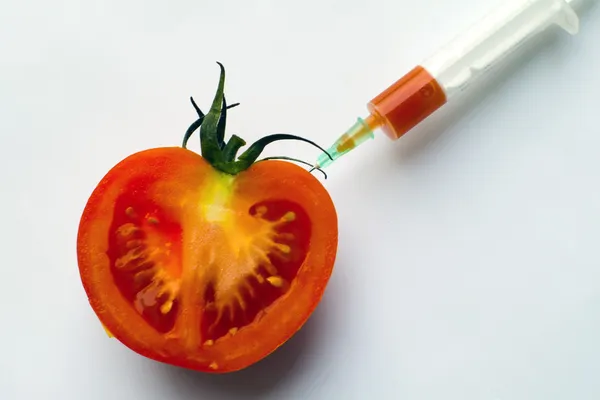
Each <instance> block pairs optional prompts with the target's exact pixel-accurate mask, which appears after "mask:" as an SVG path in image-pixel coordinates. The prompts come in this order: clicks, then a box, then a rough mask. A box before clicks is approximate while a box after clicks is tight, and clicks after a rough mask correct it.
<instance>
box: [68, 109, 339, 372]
mask: <svg viewBox="0 0 600 400" xmlns="http://www.w3.org/2000/svg"><path fill="white" fill-rule="evenodd" d="M216 98H217V97H216ZM222 104H223V106H222V107H221V108H219V109H218V110H219V112H220V113H221V114H219V115H222V113H224V110H226V106H225V104H224V101H223V103H222ZM211 110H212V109H211ZM200 115H202V114H200ZM209 127H210V126H209ZM223 147H224V146H221V148H223ZM210 158H211V157H204V156H201V155H199V154H197V153H195V152H193V151H190V150H188V149H186V148H182V147H166V148H156V149H150V150H145V151H142V152H139V153H136V154H133V155H131V156H129V157H127V158H125V159H124V160H123V161H121V162H120V163H119V164H117V165H116V166H115V167H113V168H112V169H111V170H110V171H109V172H108V173H107V174H106V176H105V177H104V178H103V179H102V180H101V182H100V183H99V184H98V186H97V187H96V189H95V190H94V191H93V193H92V195H91V197H90V199H89V200H88V202H87V205H86V207H85V209H84V212H83V215H82V218H81V221H80V225H79V233H78V240H77V254H78V263H79V270H80V275H81V279H82V282H83V286H84V288H85V291H86V293H87V296H88V299H89V302H90V304H91V306H92V308H93V310H94V311H95V313H96V314H97V316H98V318H99V319H100V321H101V322H102V324H103V325H104V326H105V327H106V329H107V330H108V331H109V332H110V333H111V334H112V335H113V336H114V337H115V338H117V339H118V340H119V341H120V342H122V343H123V344H124V345H126V346H127V347H129V348H130V349H132V350H133V351H135V352H137V353H139V354H142V355H144V356H146V357H149V358H151V359H154V360H157V361H161V362H165V363H169V364H173V365H177V366H181V367H184V368H189V369H194V370H198V371H205V372H217V373H219V372H221V373H222V372H230V371H235V370H239V369H242V368H245V367H247V366H249V365H251V364H253V363H255V362H257V361H258V360H260V359H262V358H264V357H265V356H267V355H268V354H270V353H271V352H273V351H274V350H275V349H276V348H278V347H279V346H280V345H281V344H283V343H284V342H285V341H286V340H288V339H289V338H290V337H291V336H292V335H293V334H294V333H295V332H296V331H297V330H298V329H300V328H301V326H302V325H303V324H304V323H305V322H306V320H307V319H308V318H309V316H310V315H311V313H312V312H313V311H314V309H315V307H316V306H317V304H318V303H319V300H320V299H321V297H322V295H323V292H324V290H325V287H326V285H327V282H328V280H329V278H330V275H331V273H332V269H333V265H334V261H335V256H336V251H337V241H338V231H337V216H336V212H335V208H334V205H333V202H332V200H331V198H330V196H329V195H328V193H327V191H326V190H325V188H324V187H323V186H322V185H321V183H320V182H319V181H318V180H317V179H316V178H315V177H313V176H312V175H311V174H310V173H309V172H308V171H306V170H305V169H303V168H301V167H299V166H297V165H295V164H292V163H290V162H287V161H279V160H266V161H260V162H252V163H250V165H249V166H248V167H247V168H244V169H242V170H240V171H236V172H235V173H231V172H230V171H229V173H228V172H224V171H223V169H225V170H227V168H217V167H215V164H217V163H216V162H215V161H214V158H213V161H212V162H211V161H210V160H209V159H210ZM241 158H243V157H242V156H240V159H241Z"/></svg>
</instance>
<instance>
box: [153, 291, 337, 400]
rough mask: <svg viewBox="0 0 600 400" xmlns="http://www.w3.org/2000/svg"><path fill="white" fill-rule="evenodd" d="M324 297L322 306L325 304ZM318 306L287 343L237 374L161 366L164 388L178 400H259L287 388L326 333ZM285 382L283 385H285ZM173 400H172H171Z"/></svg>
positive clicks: (323, 318) (323, 308)
mask: <svg viewBox="0 0 600 400" xmlns="http://www.w3.org/2000/svg"><path fill="white" fill-rule="evenodd" d="M326 297H327V296H325V297H324V298H323V301H322V303H324V302H325V301H326ZM323 305H324V304H321V305H320V306H319V307H317V309H316V310H315V312H314V313H313V315H312V316H311V318H310V319H309V320H308V321H307V322H306V324H305V325H304V326H303V327H302V329H300V330H299V331H298V332H297V333H296V334H295V335H294V336H293V337H292V338H291V339H289V340H288V341H287V342H286V343H285V344H283V345H282V346H281V347H279V349H277V350H276V351H275V352H273V353H271V354H270V355H269V356H268V357H266V358H264V359H263V360H261V361H259V362H258V363H256V364H254V365H251V366H250V367H247V368H245V369H243V370H241V371H237V372H232V373H229V374H219V375H217V374H205V373H200V372H196V371H191V370H186V369H182V368H176V367H172V366H168V365H164V369H165V371H164V375H165V380H166V381H172V382H166V383H167V384H172V385H173V389H174V391H175V392H178V393H179V396H178V397H177V400H179V399H198V398H210V399H213V398H219V399H221V398H222V399H228V398H238V396H239V397H240V398H262V397H263V396H266V395H267V394H268V393H269V392H270V391H272V390H274V389H275V388H276V387H277V386H280V385H286V384H289V382H287V381H288V380H291V379H293V375H294V372H298V371H294V369H295V368H294V366H295V364H296V363H297V361H298V360H299V358H300V356H301V354H302V353H303V352H305V351H307V349H308V348H309V347H310V346H316V342H317V341H318V340H319V337H320V333H321V332H322V331H323V330H325V329H326V326H325V325H327V318H326V317H325V312H326V308H327V307H322V306H323ZM286 382H287V383H286ZM173 400H174V399H173Z"/></svg>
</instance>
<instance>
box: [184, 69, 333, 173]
mask: <svg viewBox="0 0 600 400" xmlns="http://www.w3.org/2000/svg"><path fill="white" fill-rule="evenodd" d="M217 64H219V67H220V68H221V75H220V79H219V85H218V87H217V92H216V94H215V97H214V99H213V102H212V105H211V107H210V111H209V112H208V114H204V113H203V112H202V111H201V110H200V108H199V107H198V105H197V104H196V102H195V101H194V99H193V98H190V100H191V102H192V105H193V106H194V109H195V110H196V113H197V114H198V119H196V121H194V122H193V123H192V124H191V125H190V127H189V128H188V129H187V131H186V133H185V135H184V138H183V144H182V147H183V148H186V147H187V142H188V141H189V139H190V137H191V136H192V135H193V134H194V132H195V131H196V130H198V129H199V130H200V149H201V154H202V157H204V159H206V160H207V161H208V162H209V163H210V164H211V165H212V166H213V167H214V168H216V169H217V170H219V171H221V172H224V173H226V174H230V175H236V174H239V173H240V172H242V171H245V170H246V169H248V168H250V166H251V165H252V164H254V163H255V162H257V160H258V157H259V156H260V154H261V153H262V152H263V150H264V149H265V147H266V146H267V145H269V144H271V143H273V142H276V141H279V140H298V141H302V142H305V143H309V144H311V145H313V146H315V147H317V148H318V149H319V150H321V151H323V152H324V153H325V154H327V155H328V156H329V158H331V156H330V155H329V153H327V151H326V150H325V149H323V148H322V147H321V146H319V145H318V144H316V143H314V142H312V141H311V140H308V139H305V138H302V137H300V136H296V135H289V134H284V133H279V134H273V135H267V136H264V137H262V138H260V139H258V140H257V141H256V142H254V143H253V144H251V145H250V146H249V147H248V148H247V149H246V151H244V152H243V153H242V154H240V155H239V156H238V152H239V151H240V149H241V148H242V147H244V146H245V145H246V141H245V140H244V139H242V138H241V137H239V136H237V135H232V136H231V138H229V141H227V142H225V128H226V120H227V110H229V109H231V108H233V107H236V106H238V105H239V103H235V104H231V105H227V102H226V100H225V95H224V87H225V68H224V67H223V64H221V63H220V62H217ZM267 159H269V160H273V159H282V160H289V161H296V162H300V163H302V164H307V165H311V164H309V163H306V162H305V161H302V160H297V159H295V158H290V157H269V158H265V159H263V160H258V161H264V160H267ZM317 169H318V168H317ZM321 172H323V171H321ZM323 174H324V175H325V177H327V175H326V174H325V173H324V172H323Z"/></svg>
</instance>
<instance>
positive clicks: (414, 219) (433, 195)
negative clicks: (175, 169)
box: [0, 0, 600, 400]
mask: <svg viewBox="0 0 600 400" xmlns="http://www.w3.org/2000/svg"><path fill="white" fill-rule="evenodd" d="M495 4H497V2H496V1H495V0H456V1H441V0H420V1H408V0H371V1H368V2H367V1H364V0H363V1H350V0H318V1H317V0H305V1H294V2H291V1H275V0H260V1H242V0H239V1H224V0H223V1H216V0H214V1H210V2H209V1H207V0H194V1H190V0H173V1H158V0H149V1H141V0H139V1H121V0H104V1H99V2H84V1H77V0H55V1H43V0H30V1H17V0H8V1H7V0H4V1H3V2H2V3H1V4H0V182H1V184H2V185H1V186H0V188H1V189H0V190H1V193H2V195H1V196H0V205H1V210H2V217H1V222H2V230H1V231H0V239H1V243H2V246H1V249H2V258H1V259H0V260H1V263H2V269H1V282H2V287H1V288H0V324H1V325H0V328H1V329H0V332H1V333H0V338H1V341H0V372H1V373H0V398H2V399H8V400H13V399H77V400H81V399H111V400H119V399H127V400H130V399H143V400H162V399H169V400H180V399H211V400H212V399H238V398H249V399H253V398H261V399H334V398H335V399H338V398H339V399H369V398H379V399H410V400H413V399H414V400H421V399H427V400H429V399H432V400H433V399H436V400H437V399H460V400H467V399H490V400H500V399H502V400H504V399H512V400H517V399H519V400H520V399H528V400H531V399H544V400H548V399H579V400H583V399H598V398H599V397H600V378H599V375H598V374H599V373H600V265H599V264H600V251H598V249H600V187H599V185H598V181H599V179H600V156H599V154H600V128H599V119H598V117H599V114H600V98H599V97H598V91H599V90H600V77H599V76H600V74H599V73H598V72H599V71H600V65H599V64H600V44H599V43H600V42H599V41H598V38H600V7H596V8H594V9H591V10H589V11H588V12H586V13H585V14H584V15H582V26H581V32H580V34H579V35H577V36H575V37H570V36H569V35H567V34H566V33H557V34H553V35H550V36H549V37H548V39H547V40H544V41H543V43H542V46H541V47H540V48H539V50H537V51H534V52H531V53H530V54H528V56H527V57H524V58H523V57H520V58H519V59H517V60H516V62H515V64H514V67H510V68H508V69H506V70H503V72H501V73H500V74H498V75H497V76H496V78H494V80H493V81H492V82H491V83H490V84H488V85H486V86H485V87H484V90H479V91H477V92H476V93H474V94H473V95H472V96H469V97H466V98H464V99H463V100H461V101H459V102H458V103H455V104H454V105H452V106H448V107H447V108H446V109H444V110H442V112H440V113H438V114H436V115H435V116H434V117H432V118H431V119H430V120H429V121H427V122H426V123H424V124H423V125H421V126H419V127H418V128H417V129H415V130H414V131H412V132H411V133H410V134H409V135H407V136H405V137H404V138H403V139H402V140H400V141H398V142H392V141H389V140H388V139H387V138H385V137H384V136H383V135H380V136H379V137H378V138H377V140H375V141H372V142H371V143H369V144H365V145H364V146H363V147H362V148H360V150H357V151H356V152H354V153H352V154H351V155H348V156H346V157H344V158H342V159H341V160H340V161H339V162H338V163H337V164H335V165H334V166H332V167H331V168H330V169H329V171H328V172H329V174H330V178H329V180H327V181H325V182H324V184H325V185H326V187H327V188H328V190H329V191H330V193H331V195H332V197H333V199H334V201H335V203H336V206H337V209H338V212H339V220H340V224H339V229H340V242H339V255H338V261H337V263H336V268H335V273H334V275H333V276H332V279H331V281H330V285H329V286H328V289H327V291H326V295H325V297H324V299H323V302H322V303H321V305H320V307H319V308H318V309H317V311H316V313H315V314H314V316H313V317H312V318H311V319H310V320H309V322H308V323H307V325H306V326H305V328H304V329H303V330H301V331H300V332H299V333H298V334H297V335H296V336H295V337H294V338H293V339H292V340H290V341H289V343H288V344H286V345H285V346H284V347H283V348H281V349H280V350H279V351H277V352H276V353H275V354H274V355H272V356H271V357H269V358H267V359H266V360H264V361H263V362H261V363H259V364H258V365H256V366H254V367H251V368H249V369H248V370H245V371H243V372H240V373H236V374H232V375H227V376H207V375H201V374H197V373H192V372H188V371H183V370H180V369H176V368H172V367H169V366H166V365H162V364H159V363H155V362H153V361H150V360H147V359H145V358H143V357H141V356H138V355H137V354H135V353H133V352H131V351H129V350H127V349H126V348H125V347H124V346H122V345H120V344H119V343H118V342H117V341H116V340H109V339H108V338H107V337H106V335H105V333H104V331H103V330H102V328H101V327H100V324H99V323H98V321H97V319H96V318H95V315H94V314H93V312H92V310H91V308H90V307H89V305H88V303H87V300H86V297H85V293H84V291H83V288H82V286H81V283H80V280H79V275H78V270H77V264H76V252H75V238H76V232H77V225H78V222H79V217H80V215H81V211H82V209H83V207H84V205H85V202H86V200H87V198H88V196H89V194H90V193H91V191H92V190H93V188H94V186H95V185H96V183H97V182H98V181H99V180H100V179H101V178H102V176H103V175H104V174H105V173H106V172H107V171H108V169H109V168H111V167H112V166H113V165H114V164H115V163H116V162H118V161H119V160H121V159H122V158H124V157H126V156H127V155H128V154H130V153H132V152H135V151H138V150H142V149H144V148H149V147H157V146H172V145H178V144H179V143H180V140H181V137H182V135H183V132H184V131H185V129H186V127H187V126H188V124H189V123H191V122H192V121H193V119H194V112H193V109H192V107H191V105H190V104H189V102H188V97H189V96H190V95H194V96H195V97H196V99H197V100H198V102H199V104H200V105H201V106H203V107H204V108H208V107H209V104H210V101H211V99H212V96H213V93H214V89H215V87H216V84H217V79H218V68H217V65H216V64H215V61H216V60H219V61H221V62H223V63H224V64H225V67H226V69H227V97H228V99H229V100H230V101H231V102H233V101H240V102H241V103H242V106H241V107H239V108H237V109H235V110H234V111H232V112H231V114H230V120H229V121H230V122H229V133H237V134H239V135H241V136H243V137H244V138H246V139H247V140H248V141H251V140H254V139H256V138H258V137H259V136H262V135H265V134H268V133H275V132H290V133H295V134H301V135H304V136H307V137H310V138H313V139H316V140H317V141H318V142H320V143H322V144H323V145H329V144H330V142H332V141H333V140H334V139H335V138H336V137H337V136H338V135H339V134H340V133H341V132H342V131H344V130H345V129H346V128H347V127H349V126H350V125H351V124H352V123H353V122H354V120H355V118H356V117H358V116H364V115H365V103H366V102H367V101H368V100H369V99H370V98H371V97H372V96H374V95H376V94H377V93H378V92H379V91H381V90H383V89H385V88H386V87H387V86H388V85H389V84H391V83H392V82H394V81H395V80H396V79H397V78H399V77H400V76H401V75H403V74H404V73H406V72H408V71H409V70H410V69H411V68H412V67H413V66H415V65H416V64H418V63H419V62H420V61H421V60H422V59H423V58H425V57H426V56H428V55H429V54H431V53H432V52H433V51H435V50H436V49H437V48H438V47H439V46H440V45H442V44H444V43H445V42H447V41H448V40H449V39H451V38H452V37H453V36H454V35H455V34H456V33H459V32H460V31H462V30H463V29H464V28H466V27H468V26H469V25H470V24H471V23H473V22H475V21H476V20H477V19H479V18H480V17H481V16H483V15H484V14H485V13H486V12H487V11H488V10H490V9H491V8H492V6H494V5H495ZM197 140H198V138H197V136H194V139H193V140H192V142H191V147H192V149H195V150H198V149H199V146H198V141H197ZM269 154H271V155H274V154H286V155H294V156H299V157H303V158H305V159H308V160H313V159H314V158H315V157H316V156H317V154H318V152H315V150H314V149H312V148H310V147H308V146H304V145H297V144H287V145H286V144H282V145H279V144H278V145H274V146H273V147H272V148H271V150H270V152H269Z"/></svg>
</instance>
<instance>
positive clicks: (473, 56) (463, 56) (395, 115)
mask: <svg viewBox="0 0 600 400" xmlns="http://www.w3.org/2000/svg"><path fill="white" fill-rule="evenodd" d="M573 1H574V0H569V1H565V0H512V1H504V2H503V3H502V5H501V6H499V7H498V8H497V9H496V10H495V11H493V12H492V13H490V14H489V15H488V16H487V17H485V18H484V19H482V20H481V21H480V22H478V23H477V24H476V25H474V26H473V27H471V28H470V29H468V30H467V31H466V32H464V33H463V34H462V35H460V36H459V37H457V38H455V39H454V40H453V41H451V42H450V43H449V44H448V45H447V46H445V47H443V48H442V49H441V50H440V51H438V52H437V53H435V54H434V55H433V56H431V57H429V58H428V59H426V60H425V61H424V62H423V63H421V65H420V66H419V67H417V68H415V69H414V70H413V71H411V72H410V73H409V74H407V75H406V76H404V77H403V78H401V79H400V80H399V81H397V82H396V83H395V84H394V85H392V86H390V87H389V88H388V89H387V90H385V91H384V92H383V93H381V94H380V95H379V96H377V97H375V98H374V99H373V100H372V101H371V102H370V103H369V105H368V108H369V111H370V112H371V113H372V114H373V115H375V117H377V118H379V120H380V125H381V127H382V129H383V131H384V132H385V133H386V134H387V135H388V136H389V137H390V138H392V139H397V138H399V137H400V136H402V135H403V134H405V133H406V132H408V131H409V130H410V129H412V128H413V127H414V126H415V125H417V124H418V123H419V122H421V121H422V120H423V119H425V118H427V117H428V116H429V115H430V114H432V113H433V112H434V111H435V110H437V109H438V108H440V107H441V106H442V105H444V104H445V103H446V101H448V100H451V99H452V98H454V97H455V96H457V95H458V94H460V93H462V92H465V91H467V90H468V89H469V88H470V87H471V85H472V84H473V83H474V82H475V81H477V80H479V79H480V78H482V77H484V76H485V75H486V74H488V73H489V72H491V71H492V70H493V69H494V68H495V67H497V66H499V65H500V64H502V63H504V62H506V61H507V60H508V59H509V56H510V55H512V54H513V53H514V52H515V51H516V50H518V49H519V48H521V47H522V46H523V45H525V44H526V43H527V42H529V41H530V40H531V39H533V38H535V37H537V36H538V35H539V34H541V33H543V32H545V31H546V30H547V29H548V28H549V27H551V26H553V25H558V26H560V27H561V28H563V29H565V30H566V31H567V32H569V33H570V34H575V33H577V32H578V30H579V18H578V17H577V14H576V13H575V11H574V10H573V8H572V7H571V3H572V2H573Z"/></svg>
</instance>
